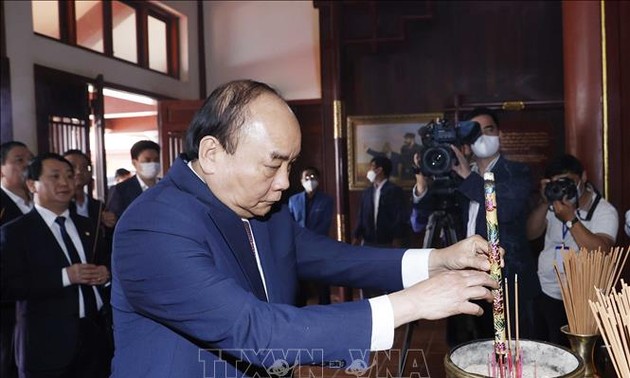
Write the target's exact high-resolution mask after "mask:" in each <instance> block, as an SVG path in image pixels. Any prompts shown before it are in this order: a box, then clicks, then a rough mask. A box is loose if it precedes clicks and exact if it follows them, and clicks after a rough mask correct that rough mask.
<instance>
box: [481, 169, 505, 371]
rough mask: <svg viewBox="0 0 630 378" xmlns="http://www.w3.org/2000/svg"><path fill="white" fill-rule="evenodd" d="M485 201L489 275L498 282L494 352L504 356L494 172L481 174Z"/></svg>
mask: <svg viewBox="0 0 630 378" xmlns="http://www.w3.org/2000/svg"><path fill="white" fill-rule="evenodd" d="M483 179H484V185H483V189H484V193H485V200H486V201H485V202H486V226H487V229H488V245H489V247H490V256H489V260H490V276H491V277H492V278H493V279H494V280H495V281H496V282H497V283H498V284H499V285H498V286H499V288H498V289H496V290H492V296H493V301H492V315H493V320H494V352H495V353H496V354H497V355H498V356H499V357H501V359H502V357H505V353H506V349H507V348H506V346H505V313H504V307H503V286H502V285H501V281H503V279H502V273H501V264H500V263H501V255H500V253H499V222H498V220H497V201H496V192H495V185H494V174H493V173H492V172H486V173H484V175H483Z"/></svg>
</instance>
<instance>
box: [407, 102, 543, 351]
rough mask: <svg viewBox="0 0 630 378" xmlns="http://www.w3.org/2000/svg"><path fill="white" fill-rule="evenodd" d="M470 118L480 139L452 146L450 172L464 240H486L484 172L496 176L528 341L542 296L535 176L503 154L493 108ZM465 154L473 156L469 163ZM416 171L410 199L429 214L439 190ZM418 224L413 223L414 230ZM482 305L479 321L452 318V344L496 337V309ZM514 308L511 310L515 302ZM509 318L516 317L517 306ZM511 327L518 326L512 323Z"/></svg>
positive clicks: (503, 234)
mask: <svg viewBox="0 0 630 378" xmlns="http://www.w3.org/2000/svg"><path fill="white" fill-rule="evenodd" d="M466 120H470V121H474V122H477V123H479V125H480V126H481V135H480V136H479V137H478V138H477V139H475V140H473V141H472V142H471V143H472V144H471V145H466V144H463V145H462V147H461V149H459V148H457V147H455V146H453V145H451V146H450V147H451V149H452V150H453V152H454V153H455V156H456V160H457V161H456V162H454V163H453V165H452V168H451V169H452V171H453V172H454V173H456V174H457V176H458V183H457V186H456V190H455V191H454V193H453V194H452V195H451V197H454V198H453V200H454V201H456V202H458V206H459V209H460V213H461V222H462V227H463V229H464V230H465V235H464V236H469V235H474V234H478V235H481V236H483V237H487V228H486V219H485V217H486V214H485V206H484V203H485V200H484V180H483V174H484V173H485V172H493V173H494V177H495V182H496V196H497V209H498V221H499V236H500V244H501V246H502V247H503V248H504V249H505V251H506V254H505V268H504V277H507V278H508V282H509V283H510V293H512V294H513V293H514V288H513V287H512V286H513V282H514V275H515V274H518V276H519V318H520V319H519V320H520V331H521V336H522V337H529V336H530V335H531V334H532V333H533V327H534V324H533V300H534V298H535V297H536V296H537V295H538V293H539V292H540V285H539V282H538V279H537V277H536V261H535V259H534V257H533V256H532V254H531V252H530V250H529V242H528V240H527V235H526V227H525V225H526V222H527V211H528V209H527V203H528V197H529V195H530V189H531V188H532V180H531V173H530V170H529V167H528V166H527V165H525V164H522V163H518V162H513V161H509V160H507V159H505V158H504V157H503V156H501V154H500V152H499V147H500V142H499V127H498V120H497V116H496V114H495V113H494V112H493V111H492V110H490V109H487V108H476V109H474V110H473V111H472V112H470V113H469V114H468V115H467V116H466ZM465 155H466V156H470V160H471V162H470V163H469V161H468V160H467V159H466V157H465ZM414 161H415V163H416V165H418V166H419V167H420V168H422V167H421V165H422V164H423V163H422V162H421V159H420V158H419V156H417V155H416V156H415V157H414ZM417 172H418V173H417V174H416V185H415V186H414V188H413V195H412V196H413V202H414V207H416V208H417V209H421V210H422V211H418V212H417V213H420V214H423V213H424V214H426V209H427V208H428V207H430V206H431V203H432V201H434V198H435V195H434V194H433V193H432V191H435V189H434V188H433V187H429V185H428V181H427V178H426V177H425V176H424V175H423V174H422V173H421V172H419V171H417ZM417 220H418V219H416V220H414V219H411V222H412V226H413V223H414V222H415V221H417ZM419 220H420V221H422V219H419ZM414 229H415V227H414ZM483 305H484V306H486V307H485V309H484V311H485V312H484V316H482V317H480V318H477V319H471V318H468V319H466V318H463V319H461V318H460V319H449V324H448V327H447V333H448V335H447V338H448V342H449V344H450V345H451V346H454V345H457V344H459V343H462V342H466V341H469V340H474V339H477V338H488V337H493V335H494V327H493V321H492V309H491V306H490V305H489V304H488V305H486V304H483ZM510 305H511V307H513V305H514V301H511V303H510ZM510 314H511V317H514V315H515V311H514V309H513V308H511V309H510ZM512 324H515V323H514V321H512ZM470 328H472V329H470Z"/></svg>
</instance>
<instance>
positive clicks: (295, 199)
mask: <svg viewBox="0 0 630 378" xmlns="http://www.w3.org/2000/svg"><path fill="white" fill-rule="evenodd" d="M319 178H320V175H319V171H318V170H317V168H315V167H308V168H305V169H304V170H303V171H302V180H301V182H302V187H304V191H303V192H301V193H297V194H294V195H292V196H291V197H290V198H289V212H290V213H291V215H293V218H294V219H295V221H296V222H298V223H299V224H300V226H302V227H306V228H308V229H309V230H311V231H313V232H315V233H317V234H320V235H324V236H328V233H329V231H330V224H331V223H332V218H333V198H332V197H331V196H329V195H328V194H326V193H322V192H320V191H319V190H318V187H319Z"/></svg>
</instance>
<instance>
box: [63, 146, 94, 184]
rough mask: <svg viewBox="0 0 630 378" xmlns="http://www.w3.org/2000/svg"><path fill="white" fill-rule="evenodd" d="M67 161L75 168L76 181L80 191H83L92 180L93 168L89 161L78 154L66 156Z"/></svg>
mask: <svg viewBox="0 0 630 378" xmlns="http://www.w3.org/2000/svg"><path fill="white" fill-rule="evenodd" d="M66 160H68V161H69V162H70V164H72V168H74V180H75V185H76V187H77V188H78V189H82V188H83V187H84V186H85V185H87V184H88V183H89V182H90V180H91V179H92V167H91V166H90V163H89V162H88V161H87V159H86V158H85V157H83V156H81V155H78V154H76V155H75V154H72V155H68V156H66Z"/></svg>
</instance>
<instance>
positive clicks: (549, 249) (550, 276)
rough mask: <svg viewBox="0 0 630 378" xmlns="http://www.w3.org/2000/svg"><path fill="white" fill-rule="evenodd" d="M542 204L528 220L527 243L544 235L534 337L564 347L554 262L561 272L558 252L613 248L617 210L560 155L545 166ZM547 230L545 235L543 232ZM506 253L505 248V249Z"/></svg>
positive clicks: (570, 159)
mask: <svg viewBox="0 0 630 378" xmlns="http://www.w3.org/2000/svg"><path fill="white" fill-rule="evenodd" d="M540 195H541V198H540V203H539V204H538V206H537V207H536V208H535V209H534V210H532V212H531V214H530V216H529V219H528V221H527V236H528V238H529V239H530V240H533V239H536V238H539V237H540V236H542V235H543V233H545V244H544V248H543V251H542V252H541V253H540V256H539V257H538V277H539V279H540V284H541V286H542V291H543V292H542V293H541V295H540V296H539V297H538V298H536V300H535V322H536V337H537V338H540V339H541V340H545V341H549V342H552V343H554V344H561V345H567V344H568V342H567V339H566V336H564V335H563V334H562V332H561V331H560V327H562V326H563V325H565V324H567V316H566V313H565V309H564V305H563V303H562V295H561V293H560V286H559V284H558V279H557V276H556V273H555V271H554V261H555V262H556V264H558V267H559V268H561V267H562V252H563V251H564V250H568V249H569V248H571V249H574V250H578V249H580V248H586V249H587V250H595V249H598V248H601V249H602V250H603V251H607V250H609V249H610V247H612V246H613V244H614V243H615V239H616V237H617V230H618V226H619V222H618V215H617V210H615V208H614V207H613V206H612V205H611V204H610V203H609V202H608V201H606V200H605V199H603V198H602V196H601V195H600V194H599V193H598V192H597V190H596V189H595V188H594V187H593V185H591V184H590V183H588V182H587V180H586V172H585V171H584V168H583V167H582V164H581V163H580V161H579V160H578V159H577V158H575V157H574V156H572V155H562V156H559V157H557V158H555V159H553V160H551V161H550V162H549V164H548V165H547V168H546V169H545V178H544V179H542V180H541V181H540ZM545 229H546V231H545ZM506 250H507V249H506Z"/></svg>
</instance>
